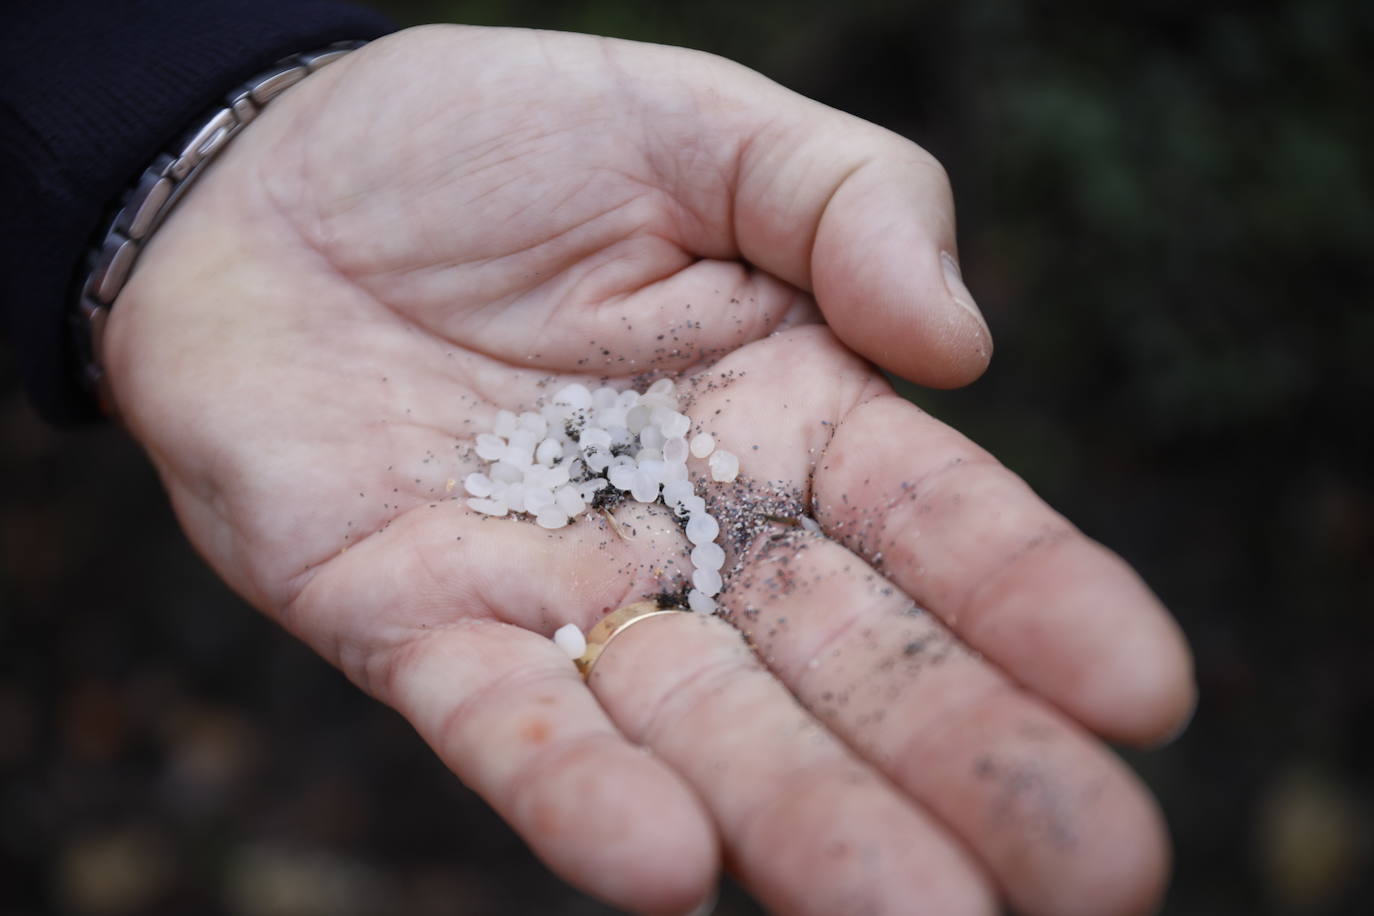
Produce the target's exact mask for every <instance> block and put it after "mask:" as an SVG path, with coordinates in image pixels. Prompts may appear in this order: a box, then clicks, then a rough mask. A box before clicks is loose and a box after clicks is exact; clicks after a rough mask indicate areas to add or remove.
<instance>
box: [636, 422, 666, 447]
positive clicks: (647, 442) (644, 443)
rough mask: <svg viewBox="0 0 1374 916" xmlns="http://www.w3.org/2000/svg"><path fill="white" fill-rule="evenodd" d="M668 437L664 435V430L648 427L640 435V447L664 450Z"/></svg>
mask: <svg viewBox="0 0 1374 916" xmlns="http://www.w3.org/2000/svg"><path fill="white" fill-rule="evenodd" d="M667 440H668V437H667V436H665V435H663V430H661V429H659V428H658V427H657V426H646V427H644V429H642V430H641V431H640V433H639V445H640V447H641V448H655V449H661V448H663V443H664V442H666V441H667Z"/></svg>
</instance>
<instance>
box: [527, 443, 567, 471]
mask: <svg viewBox="0 0 1374 916" xmlns="http://www.w3.org/2000/svg"><path fill="white" fill-rule="evenodd" d="M562 457H563V443H561V442H559V441H558V440H557V439H554V438H552V437H550V438H548V439H545V440H544V441H543V442H541V443H539V447H538V448H536V449H535V450H534V460H535V461H538V462H539V463H540V464H542V465H544V466H545V467H548V466H549V465H551V464H553V463H554V462H555V461H557V460H558V459H559V458H562Z"/></svg>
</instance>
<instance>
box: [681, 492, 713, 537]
mask: <svg viewBox="0 0 1374 916" xmlns="http://www.w3.org/2000/svg"><path fill="white" fill-rule="evenodd" d="M679 506H680V507H681V509H682V511H683V512H685V513H687V514H688V515H705V514H706V500H704V499H702V498H701V497H700V496H697V495H696V494H695V493H693V494H692V495H691V496H689V497H687V498H686V499H684V500H683V501H682V502H681V503H679ZM712 540H715V538H712Z"/></svg>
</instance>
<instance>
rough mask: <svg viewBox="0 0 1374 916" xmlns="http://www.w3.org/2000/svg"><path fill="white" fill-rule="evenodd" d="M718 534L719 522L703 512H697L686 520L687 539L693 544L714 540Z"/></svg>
mask: <svg viewBox="0 0 1374 916" xmlns="http://www.w3.org/2000/svg"><path fill="white" fill-rule="evenodd" d="M718 534H720V524H719V523H718V522H717V521H716V520H715V519H714V518H712V517H711V516H710V515H707V514H706V513H705V512H698V513H696V514H694V515H693V516H692V517H691V518H689V519H688V520H687V540H689V541H691V542H692V543H693V544H705V543H706V542H707V541H714V540H715V539H716V535H718Z"/></svg>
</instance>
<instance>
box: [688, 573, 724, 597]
mask: <svg viewBox="0 0 1374 916" xmlns="http://www.w3.org/2000/svg"><path fill="white" fill-rule="evenodd" d="M692 584H693V585H695V586H696V587H697V591H699V592H701V593H702V594H703V595H705V596H706V597H707V598H713V597H715V596H716V595H719V594H720V587H721V584H722V583H721V579H720V570H718V569H711V568H710V567H706V568H703V567H700V566H698V567H697V568H696V569H694V570H692Z"/></svg>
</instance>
